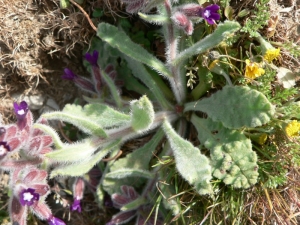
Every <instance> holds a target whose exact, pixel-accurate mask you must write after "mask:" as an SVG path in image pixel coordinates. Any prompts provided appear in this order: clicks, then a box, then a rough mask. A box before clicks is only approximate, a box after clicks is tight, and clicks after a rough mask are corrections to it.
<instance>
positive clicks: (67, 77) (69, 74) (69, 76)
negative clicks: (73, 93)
mask: <svg viewBox="0 0 300 225" xmlns="http://www.w3.org/2000/svg"><path fill="white" fill-rule="evenodd" d="M77 77H78V76H77V75H76V74H75V73H73V71H72V70H70V69H69V68H65V69H64V74H63V75H62V78H63V79H65V80H74V79H75V78H77Z"/></svg>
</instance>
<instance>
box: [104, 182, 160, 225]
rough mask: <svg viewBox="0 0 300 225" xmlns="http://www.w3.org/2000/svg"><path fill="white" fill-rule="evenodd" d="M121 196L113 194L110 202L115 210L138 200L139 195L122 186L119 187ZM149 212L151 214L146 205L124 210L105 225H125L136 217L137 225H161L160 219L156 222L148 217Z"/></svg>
mask: <svg viewBox="0 0 300 225" xmlns="http://www.w3.org/2000/svg"><path fill="white" fill-rule="evenodd" d="M121 192H122V193H121V194H118V193H115V194H113V195H112V196H111V197H112V201H113V204H114V207H115V208H118V209H121V208H122V207H123V206H125V205H127V204H128V203H130V202H133V201H134V200H136V199H138V198H140V195H139V194H138V193H137V192H136V191H135V190H134V188H133V187H131V186H127V185H123V186H121ZM149 212H151V206H150V205H148V204H145V205H141V206H139V207H137V208H135V209H132V210H125V211H121V212H119V213H117V214H116V215H114V216H113V217H112V219H111V220H110V221H109V222H108V223H107V224H106V225H108V224H109V225H114V224H125V223H127V222H129V221H130V220H132V219H133V218H134V217H136V223H135V224H138V225H142V224H143V225H154V224H156V225H162V224H163V222H162V220H161V219H160V218H158V219H157V220H156V223H155V216H154V215H153V214H151V215H150V217H149Z"/></svg>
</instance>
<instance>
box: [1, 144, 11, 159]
mask: <svg viewBox="0 0 300 225" xmlns="http://www.w3.org/2000/svg"><path fill="white" fill-rule="evenodd" d="M9 151H10V146H9V145H8V144H7V142H6V141H0V159H2V158H4V156H5V155H6V153H7V152H9Z"/></svg>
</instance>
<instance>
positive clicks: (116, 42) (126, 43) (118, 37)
mask: <svg viewBox="0 0 300 225" xmlns="http://www.w3.org/2000/svg"><path fill="white" fill-rule="evenodd" d="M97 35H98V36H99V37H100V38H101V39H102V40H104V41H106V42H107V43H108V44H110V45H111V46H112V47H114V48H117V49H118V50H119V51H120V52H122V53H124V54H126V55H128V56H129V57H131V58H133V59H134V60H136V61H138V62H141V63H144V64H146V65H148V66H150V67H151V68H153V69H154V70H156V71H158V72H159V73H161V74H162V75H164V76H166V77H171V74H170V71H169V70H168V68H167V67H166V66H165V65H164V63H162V62H161V61H160V60H158V59H157V58H156V57H154V56H153V55H151V54H150V53H149V52H147V50H145V49H144V48H143V47H141V46H140V45H138V44H136V43H134V42H133V41H131V40H130V38H129V37H128V36H127V34H126V33H125V32H123V31H120V30H119V29H118V28H117V27H115V26H113V25H110V24H107V23H100V24H99V25H98V30H97Z"/></svg>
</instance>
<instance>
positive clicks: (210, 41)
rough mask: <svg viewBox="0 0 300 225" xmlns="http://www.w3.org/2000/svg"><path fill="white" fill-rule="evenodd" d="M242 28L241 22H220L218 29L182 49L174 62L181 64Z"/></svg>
mask: <svg viewBox="0 0 300 225" xmlns="http://www.w3.org/2000/svg"><path fill="white" fill-rule="evenodd" d="M239 28H240V24H239V23H238V22H235V21H225V22H224V23H219V24H218V27H217V29H216V30H215V31H214V32H213V33H212V34H210V35H207V36H206V37H205V38H203V39H201V40H200V41H198V42H196V43H195V44H194V45H192V46H191V47H189V48H188V49H185V50H184V51H182V52H181V53H180V54H179V55H178V57H176V59H174V61H173V62H172V64H179V63H180V62H183V61H185V60H187V59H188V58H190V57H191V56H193V55H197V54H200V53H203V52H205V51H207V50H209V49H211V48H214V47H216V46H217V45H218V44H220V43H221V42H222V41H224V40H225V39H226V38H227V37H228V36H229V35H232V34H233V32H235V31H237V30H238V29H239Z"/></svg>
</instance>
